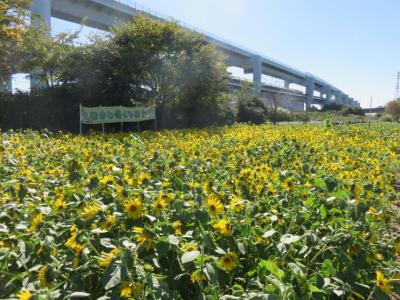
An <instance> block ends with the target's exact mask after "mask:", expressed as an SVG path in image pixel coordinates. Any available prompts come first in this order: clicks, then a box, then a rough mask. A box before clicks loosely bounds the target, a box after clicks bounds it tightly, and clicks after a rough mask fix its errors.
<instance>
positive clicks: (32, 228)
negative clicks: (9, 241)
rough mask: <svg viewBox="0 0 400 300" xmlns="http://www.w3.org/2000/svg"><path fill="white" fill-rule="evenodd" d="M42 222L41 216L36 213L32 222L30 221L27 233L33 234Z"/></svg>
mask: <svg viewBox="0 0 400 300" xmlns="http://www.w3.org/2000/svg"><path fill="white" fill-rule="evenodd" d="M42 221H43V214H42V213H38V214H37V215H36V216H34V217H33V219H32V221H31V226H30V227H29V228H28V231H29V232H33V231H35V230H36V229H37V228H38V227H39V225H40V224H41V223H42Z"/></svg>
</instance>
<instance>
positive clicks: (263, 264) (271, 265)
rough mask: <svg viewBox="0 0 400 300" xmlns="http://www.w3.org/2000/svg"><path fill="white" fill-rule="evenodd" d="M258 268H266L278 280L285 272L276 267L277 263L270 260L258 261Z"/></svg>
mask: <svg viewBox="0 0 400 300" xmlns="http://www.w3.org/2000/svg"><path fill="white" fill-rule="evenodd" d="M258 268H260V269H267V270H268V271H270V272H271V274H273V275H275V276H276V277H278V278H279V279H280V280H282V279H283V277H284V276H285V272H284V271H283V270H282V269H280V268H279V267H278V265H277V264H276V263H275V262H274V261H272V260H262V261H260V262H259V263H258Z"/></svg>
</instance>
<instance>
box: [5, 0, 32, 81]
mask: <svg viewBox="0 0 400 300" xmlns="http://www.w3.org/2000/svg"><path fill="white" fill-rule="evenodd" d="M30 2H31V0H2V1H0V41H1V42H0V83H2V82H4V81H6V80H7V79H8V78H9V77H10V76H11V75H12V74H13V73H15V72H16V71H17V69H18V68H17V66H18V62H19V60H20V58H21V53H20V51H19V50H20V47H21V44H22V42H23V40H24V36H25V33H26V32H27V28H28V25H27V22H26V19H27V16H28V14H29V11H28V8H29V4H30Z"/></svg>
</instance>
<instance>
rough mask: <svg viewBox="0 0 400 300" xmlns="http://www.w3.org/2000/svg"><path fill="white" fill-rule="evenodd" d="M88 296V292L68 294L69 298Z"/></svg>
mask: <svg viewBox="0 0 400 300" xmlns="http://www.w3.org/2000/svg"><path fill="white" fill-rule="evenodd" d="M87 297H90V294H89V293H85V292H74V293H72V294H71V295H69V298H71V299H72V298H87Z"/></svg>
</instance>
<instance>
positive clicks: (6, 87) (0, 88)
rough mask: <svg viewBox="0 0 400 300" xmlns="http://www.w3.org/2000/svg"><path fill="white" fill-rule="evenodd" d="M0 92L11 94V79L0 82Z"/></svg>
mask: <svg viewBox="0 0 400 300" xmlns="http://www.w3.org/2000/svg"><path fill="white" fill-rule="evenodd" d="M0 92H8V93H12V78H11V77H10V78H8V79H7V80H6V81H3V82H1V81H0Z"/></svg>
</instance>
